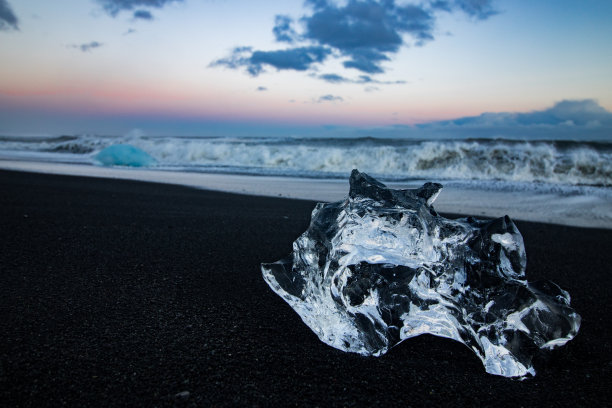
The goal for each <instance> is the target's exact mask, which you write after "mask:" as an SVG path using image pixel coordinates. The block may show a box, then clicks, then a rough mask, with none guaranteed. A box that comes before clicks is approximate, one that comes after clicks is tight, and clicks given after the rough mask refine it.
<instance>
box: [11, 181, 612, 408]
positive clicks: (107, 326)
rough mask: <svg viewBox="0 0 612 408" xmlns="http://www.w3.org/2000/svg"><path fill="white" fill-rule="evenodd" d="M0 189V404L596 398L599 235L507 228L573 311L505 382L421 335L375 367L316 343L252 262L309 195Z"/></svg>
mask: <svg viewBox="0 0 612 408" xmlns="http://www.w3.org/2000/svg"><path fill="white" fill-rule="evenodd" d="M0 186H1V194H0V203H1V207H0V236H1V238H0V245H1V250H0V336H1V338H0V358H1V360H0V405H3V406H33V407H38V406H59V405H65V404H67V405H69V406H79V407H80V406H103V407H106V406H159V405H179V406H236V405H238V406H382V405H384V406H402V407H405V406H421V405H423V406H424V405H428V406H429V405H431V406H442V405H444V406H534V405H537V406H600V405H602V404H605V402H606V401H607V402H608V403H610V401H611V399H610V397H611V391H610V386H611V385H612V355H611V343H610V338H611V336H610V334H611V333H610V331H611V325H610V323H611V322H610V320H611V319H610V313H612V307H611V306H612V301H611V293H612V278H611V274H612V267H611V265H612V231H611V230H597V229H583V228H570V227H563V226H553V225H545V224H537V223H527V222H518V223H517V224H518V226H519V229H520V230H521V232H522V233H523V236H524V239H525V243H526V248H527V255H528V269H527V275H528V277H529V280H536V279H540V278H546V279H551V280H553V281H555V282H557V283H558V284H559V285H561V286H562V287H563V288H565V289H567V290H568V291H569V292H570V294H571V295H572V305H573V306H574V307H575V308H576V310H577V311H578V312H579V313H580V314H581V315H582V318H583V321H582V327H581V329H580V333H579V335H578V336H577V337H576V339H574V340H573V341H571V342H569V343H568V344H567V345H566V346H564V347H562V348H560V349H557V350H555V351H553V352H552V353H550V354H548V355H545V356H541V357H539V358H538V360H537V362H536V363H537V364H536V370H537V376H536V377H535V378H532V379H528V380H525V381H517V380H511V379H506V378H502V377H497V376H492V375H489V374H486V373H485V371H484V369H483V367H482V364H481V363H480V361H479V360H478V359H477V358H476V356H475V355H474V354H473V353H472V352H471V351H470V350H469V349H468V348H466V347H465V346H463V345H462V344H459V343H457V342H454V341H451V340H447V339H441V338H436V337H433V336H421V337H417V338H414V339H409V340H407V341H405V342H403V343H402V344H401V345H399V346H398V347H396V348H394V349H392V350H390V351H389V352H388V353H387V354H386V355H384V356H383V357H380V358H376V357H369V358H368V357H362V356H359V355H356V354H350V353H343V352H341V351H338V350H335V349H333V348H331V347H329V346H327V345H325V344H324V343H322V342H321V341H319V340H318V339H317V337H316V336H315V335H314V334H313V333H312V332H311V331H310V329H308V327H307V326H306V325H305V324H303V323H302V321H301V320H300V318H299V316H298V315H297V314H296V313H295V312H294V311H293V310H292V309H291V308H290V307H289V306H288V305H287V304H286V303H285V302H284V301H283V300H282V299H281V298H280V297H278V296H277V295H276V294H274V293H273V292H272V291H271V290H270V289H269V288H268V286H267V285H266V283H265V282H264V281H263V279H262V277H261V272H260V269H259V264H260V263H261V262H263V261H267V262H270V261H275V260H277V259H280V258H281V257H283V256H285V255H287V254H288V253H289V252H290V251H291V244H292V242H293V240H294V239H295V238H296V237H297V236H298V235H299V234H300V233H301V232H302V231H303V230H304V229H305V228H306V226H307V225H308V222H309V218H310V211H311V210H312V208H313V203H312V202H307V201H297V200H287V199H279V198H263V197H247V196H241V195H234V194H225V193H218V192H209V191H200V190H195V189H189V188H183V187H177V186H168V185H160V184H152V183H139V182H131V181H116V180H105V179H93V178H82V177H67V176H51V175H37V174H28V173H17V172H8V171H1V172H0ZM347 190H348V183H347ZM500 215H501V214H500Z"/></svg>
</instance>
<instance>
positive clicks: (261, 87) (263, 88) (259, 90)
mask: <svg viewBox="0 0 612 408" xmlns="http://www.w3.org/2000/svg"><path fill="white" fill-rule="evenodd" d="M267 90H268V88H266V87H265V86H258V87H257V89H256V91H258V92H264V91H267Z"/></svg>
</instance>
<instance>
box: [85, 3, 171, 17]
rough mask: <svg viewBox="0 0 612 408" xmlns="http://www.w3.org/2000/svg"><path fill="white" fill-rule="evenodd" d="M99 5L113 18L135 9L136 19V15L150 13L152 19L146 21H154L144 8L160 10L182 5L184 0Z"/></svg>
mask: <svg viewBox="0 0 612 408" xmlns="http://www.w3.org/2000/svg"><path fill="white" fill-rule="evenodd" d="M96 1H97V2H98V3H99V4H101V5H102V8H104V10H105V11H106V12H107V13H108V14H110V15H111V16H113V17H116V16H117V15H118V14H119V13H120V12H121V11H132V10H135V9H138V10H136V12H134V18H141V17H137V16H136V14H137V13H139V12H143V11H144V12H145V13H149V15H150V16H151V18H144V19H145V20H150V19H152V17H153V16H152V15H151V13H150V12H148V11H146V10H143V8H157V9H160V8H162V7H164V6H166V5H168V4H170V3H180V2H182V1H183V0H96Z"/></svg>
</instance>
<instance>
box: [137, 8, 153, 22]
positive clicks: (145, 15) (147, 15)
mask: <svg viewBox="0 0 612 408" xmlns="http://www.w3.org/2000/svg"><path fill="white" fill-rule="evenodd" d="M134 18H135V19H137V20H148V21H151V20H153V14H151V12H150V11H148V10H136V11H134Z"/></svg>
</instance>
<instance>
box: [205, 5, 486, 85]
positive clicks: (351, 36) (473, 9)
mask: <svg viewBox="0 0 612 408" xmlns="http://www.w3.org/2000/svg"><path fill="white" fill-rule="evenodd" d="M305 5H306V7H308V8H309V11H310V13H309V14H306V15H304V16H302V17H301V18H300V19H299V20H297V21H298V22H299V23H300V24H301V25H302V27H303V30H302V31H301V32H300V33H299V32H298V31H296V29H295V28H294V25H295V24H296V20H294V19H293V18H292V17H290V16H286V15H277V16H276V18H275V24H274V27H273V28H272V32H273V34H274V38H275V40H276V41H277V42H279V43H287V44H290V45H292V46H293V47H290V48H285V49H282V50H274V51H264V50H254V49H252V48H251V47H236V48H235V49H234V50H233V52H232V53H231V55H230V56H228V57H225V58H221V59H218V60H216V61H213V63H212V64H211V65H212V66H225V67H227V68H232V69H239V68H244V69H245V70H246V71H247V72H248V73H249V74H250V75H252V76H257V75H259V74H261V73H262V72H264V67H266V66H267V67H271V68H275V69H276V70H295V71H306V70H309V69H312V68H314V66H315V65H316V64H320V63H323V62H325V61H326V60H327V59H329V58H337V59H341V60H342V66H343V67H344V68H347V69H354V70H357V71H359V72H361V73H363V74H368V75H372V74H381V73H384V72H385V67H384V66H383V63H384V62H385V61H390V60H391V56H393V55H394V54H396V53H397V52H398V51H399V50H400V48H401V47H402V46H410V45H414V46H423V45H425V44H426V43H427V42H429V41H433V40H434V28H435V24H436V22H437V17H438V15H439V13H455V12H461V13H463V14H466V15H467V16H469V17H472V18H474V19H476V20H485V19H487V18H489V17H491V16H493V15H495V14H497V11H496V9H495V8H494V7H493V5H492V0H448V1H441V0H436V1H433V0H430V1H426V2H424V3H419V4H405V3H403V2H396V0H348V1H347V2H344V3H338V2H336V1H332V0H306V2H305ZM330 75H337V74H328V77H327V78H326V77H325V76H324V75H322V76H320V78H321V79H323V80H325V81H328V82H336V83H337V82H353V83H361V82H359V80H345V81H340V80H337V81H335V80H333V79H332V80H331V81H330V78H331V77H330ZM338 77H339V76H338Z"/></svg>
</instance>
